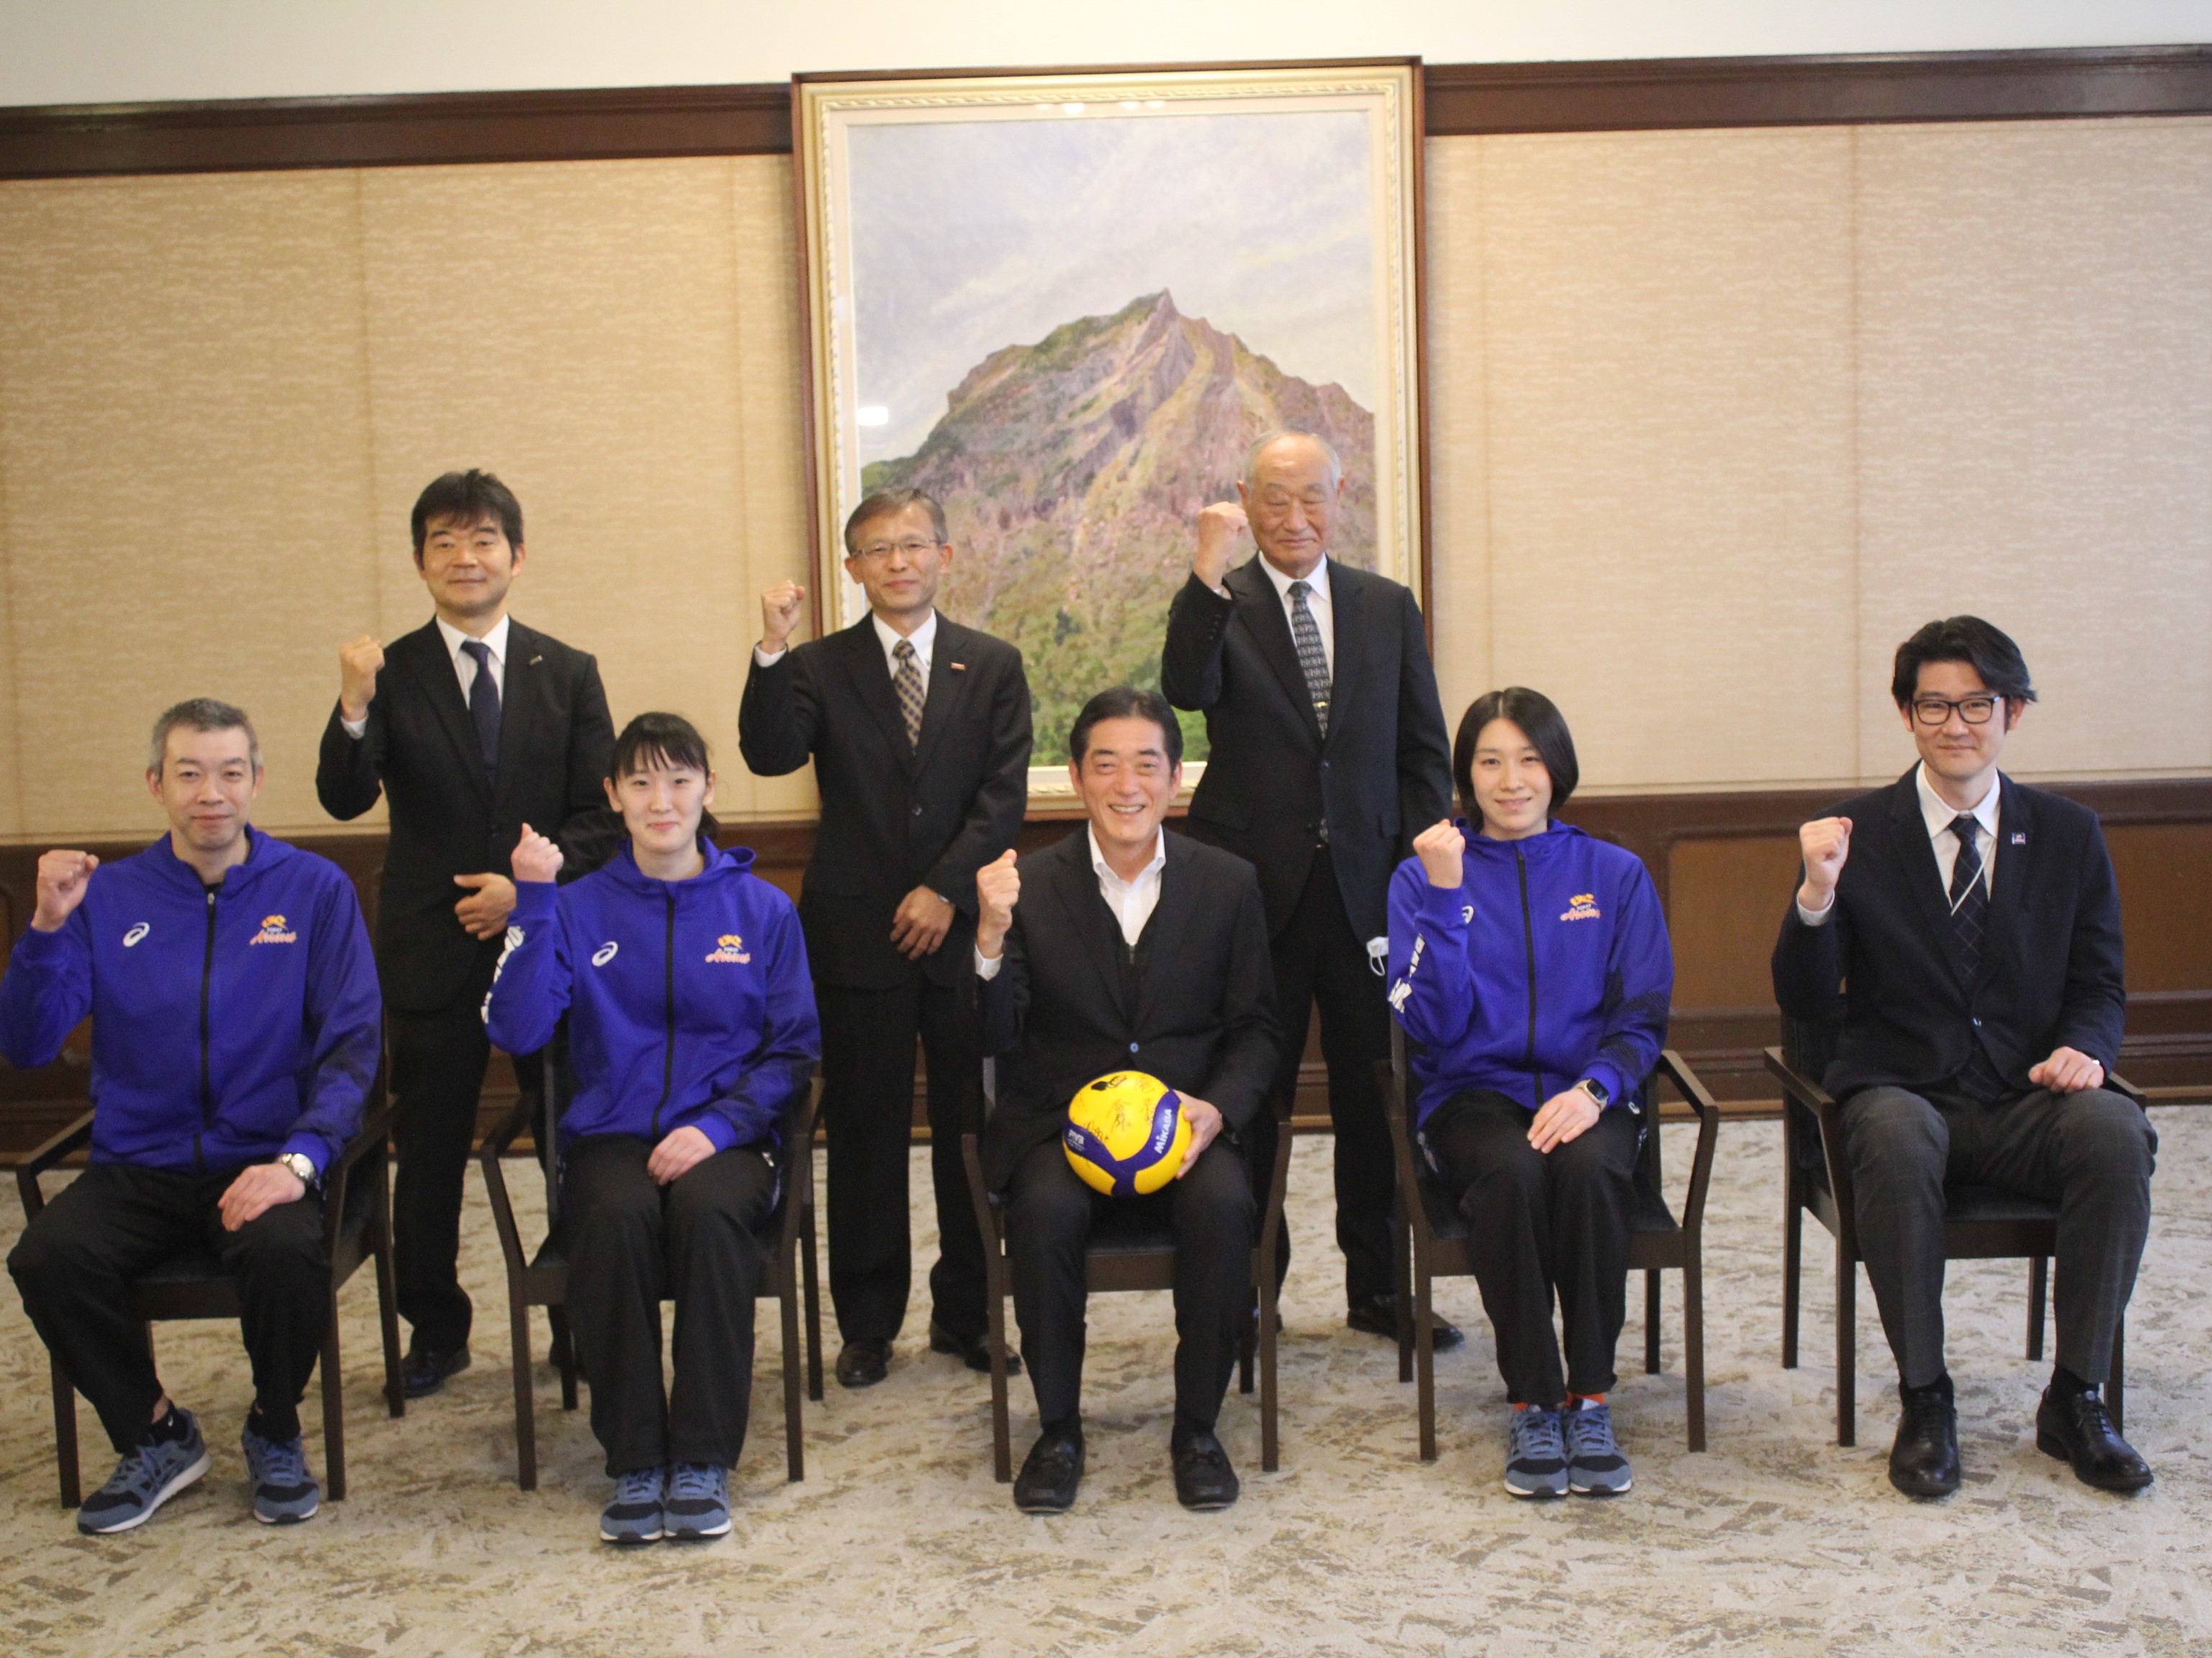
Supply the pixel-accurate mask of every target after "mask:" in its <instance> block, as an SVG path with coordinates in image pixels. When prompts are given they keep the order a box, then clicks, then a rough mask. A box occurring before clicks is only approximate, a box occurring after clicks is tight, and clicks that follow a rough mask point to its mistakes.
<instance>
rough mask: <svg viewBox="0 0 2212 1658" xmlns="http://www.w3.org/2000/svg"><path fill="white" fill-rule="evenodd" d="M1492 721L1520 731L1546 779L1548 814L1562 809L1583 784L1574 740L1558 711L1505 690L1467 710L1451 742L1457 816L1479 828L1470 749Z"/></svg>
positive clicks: (1533, 696)
mask: <svg viewBox="0 0 2212 1658" xmlns="http://www.w3.org/2000/svg"><path fill="white" fill-rule="evenodd" d="M1492 720H1511V721H1512V722H1513V723H1514V724H1515V725H1516V726H1520V728H1521V733H1522V736H1524V737H1526V738H1528V743H1529V746H1530V747H1532V748H1534V750H1536V757H1537V758H1538V759H1540V760H1541V761H1542V762H1544V769H1545V770H1546V771H1547V772H1549V773H1551V774H1552V807H1551V809H1552V811H1553V812H1555V813H1556V812H1557V811H1559V808H1560V807H1561V806H1564V805H1566V804H1567V797H1568V796H1570V795H1571V794H1572V793H1574V792H1575V785H1576V784H1577V783H1579V782H1581V781H1582V780H1583V768H1582V762H1579V761H1577V759H1576V758H1575V739H1574V734H1573V733H1572V732H1570V731H1568V729H1567V720H1566V716H1565V714H1561V713H1560V712H1559V705H1558V704H1557V703H1555V702H1554V701H1552V699H1551V698H1550V697H1548V696H1547V695H1544V693H1543V692H1541V691H1532V690H1530V689H1528V687H1527V686H1526V685H1508V686H1507V687H1506V688H1505V689H1504V690H1502V691H1485V692H1484V693H1483V694H1482V695H1480V696H1478V697H1476V698H1475V699H1474V701H1472V702H1470V703H1468V705H1467V713H1466V714H1464V715H1462V717H1461V720H1460V722H1459V734H1458V735H1457V736H1456V737H1455V738H1453V739H1452V781H1453V783H1454V784H1455V785H1456V786H1457V787H1458V789H1459V815H1460V816H1461V817H1464V818H1466V819H1468V821H1469V822H1470V823H1480V822H1481V819H1482V809H1481V808H1480V806H1478V805H1475V803H1474V744H1475V739H1476V738H1479V737H1480V736H1481V735H1482V728H1483V727H1484V726H1487V725H1488V724H1489V723H1490V722H1491V721H1492Z"/></svg>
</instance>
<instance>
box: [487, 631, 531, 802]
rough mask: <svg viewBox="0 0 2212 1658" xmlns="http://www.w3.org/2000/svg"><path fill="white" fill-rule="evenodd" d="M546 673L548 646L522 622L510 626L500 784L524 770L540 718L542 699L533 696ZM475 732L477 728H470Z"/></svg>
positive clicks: (502, 699)
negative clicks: (533, 730) (523, 762)
mask: <svg viewBox="0 0 2212 1658" xmlns="http://www.w3.org/2000/svg"><path fill="white" fill-rule="evenodd" d="M544 671H545V652H544V645H543V644H542V643H541V642H540V641H539V640H538V635H536V634H534V633H532V632H531V631H530V629H527V628H526V627H524V626H523V625H522V624H521V623H520V622H514V621H510V622H508V623H507V662H506V668H505V671H504V672H503V673H502V674H501V687H500V694H499V775H498V778H497V779H496V781H497V782H498V783H500V784H508V783H510V782H511V780H513V779H515V778H516V777H518V776H519V775H520V773H521V771H522V756H524V755H525V754H526V753H527V752H528V751H529V750H528V748H527V746H526V745H527V744H528V743H529V741H530V737H531V729H530V728H531V726H532V723H533V721H534V720H535V718H536V710H537V707H538V698H537V697H536V696H534V695H532V691H533V690H534V689H536V687H537V683H538V676H539V675H540V674H542V673H544ZM470 729H471V731H473V730H474V729H475V727H474V726H471V728H470Z"/></svg>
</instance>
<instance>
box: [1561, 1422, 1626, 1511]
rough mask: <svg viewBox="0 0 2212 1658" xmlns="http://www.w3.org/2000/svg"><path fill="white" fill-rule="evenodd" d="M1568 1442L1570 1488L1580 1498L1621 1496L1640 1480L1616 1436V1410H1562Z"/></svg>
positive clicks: (1568, 1479) (1568, 1485)
mask: <svg viewBox="0 0 2212 1658" xmlns="http://www.w3.org/2000/svg"><path fill="white" fill-rule="evenodd" d="M1559 1426H1560V1429H1561V1430H1562V1432H1563V1434H1564V1436H1565V1439H1566V1442H1567V1489H1568V1490H1569V1491H1572V1492H1573V1493H1574V1494H1575V1495H1576V1496H1577V1497H1618V1496H1620V1494H1621V1493H1622V1492H1623V1491H1626V1490H1627V1489H1628V1488H1629V1487H1630V1486H1631V1485H1634V1484H1635V1483H1636V1481H1635V1479H1633V1478H1632V1476H1631V1475H1630V1473H1629V1472H1628V1459H1627V1458H1626V1457H1625V1456H1623V1455H1621V1454H1620V1441H1618V1440H1616V1439H1615V1438H1614V1437H1613V1412H1612V1411H1611V1410H1610V1409H1608V1408H1607V1406H1603V1405H1584V1406H1581V1407H1580V1408H1579V1409H1577V1410H1572V1411H1562V1412H1560V1413H1559Z"/></svg>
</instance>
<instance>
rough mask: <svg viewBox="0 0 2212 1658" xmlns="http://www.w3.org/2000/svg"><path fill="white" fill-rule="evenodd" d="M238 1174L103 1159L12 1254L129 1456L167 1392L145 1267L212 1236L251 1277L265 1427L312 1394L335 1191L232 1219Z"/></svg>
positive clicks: (241, 1291)
mask: <svg viewBox="0 0 2212 1658" xmlns="http://www.w3.org/2000/svg"><path fill="white" fill-rule="evenodd" d="M237 1178H238V1170H236V1169H228V1170H225V1171H224V1172H222V1173H221V1174H215V1175H191V1174H180V1173H174V1172H172V1171H170V1170H167V1169H137V1168H133V1167H131V1165H129V1164H127V1163H94V1164H93V1165H92V1166H91V1167H90V1168H88V1169H86V1170H85V1171H84V1172H83V1173H82V1174H81V1175H78V1176H77V1177H76V1180H75V1181H71V1182H70V1185H69V1186H68V1187H65V1188H64V1190H63V1191H62V1192H61V1193H60V1194H59V1195H58V1196H57V1197H56V1198H55V1199H54V1200H53V1201H52V1203H50V1204H48V1205H47V1206H46V1208H45V1209H43V1210H42V1211H40V1214H39V1218H37V1219H36V1220H34V1221H33V1222H32V1223H31V1224H29V1225H28V1226H27V1227H25V1228H24V1229H23V1236H21V1238H19V1239H17V1240H16V1242H15V1248H14V1249H13V1250H11V1251H10V1252H9V1256H8V1270H9V1272H11V1273H13V1274H14V1275H15V1286H16V1288H17V1289H18V1290H19V1291H21V1293H22V1297H23V1309H24V1310H25V1311H26V1312H27V1313H28V1314H29V1315H31V1322H32V1324H33V1327H36V1328H37V1330H38V1332H39V1335H40V1339H43V1340H44V1341H45V1342H46V1346H47V1348H48V1350H49V1351H52V1354H53V1355H54V1357H56V1358H58V1359H59V1360H60V1361H61V1365H62V1370H63V1371H64V1373H65V1374H66V1375H67V1376H69V1379H70V1383H71V1385H72V1386H74V1387H75V1388H76V1390H77V1391H78V1392H79V1393H81V1394H83V1395H84V1396H85V1397H86V1398H87V1399H88V1400H91V1402H92V1408H93V1409H94V1410H95V1411H97V1412H99V1413H100V1426H101V1427H103V1428H105V1429H106V1430H107V1437H108V1439H109V1441H110V1442H112V1444H113V1445H114V1447H115V1451H116V1455H118V1456H120V1455H126V1454H127V1453H128V1452H129V1451H130V1450H131V1448H132V1447H133V1446H135V1445H136V1444H137V1442H138V1440H139V1436H141V1435H142V1434H143V1433H144V1431H145V1430H146V1427H147V1424H148V1423H149V1420H150V1419H151V1418H152V1416H153V1412H154V1406H155V1402H156V1401H157V1400H160V1398H161V1394H162V1388H161V1378H160V1377H159V1376H156V1375H155V1370H154V1356H153V1354H152V1353H151V1352H150V1351H149V1350H148V1347H147V1342H146V1329H145V1327H144V1326H143V1324H141V1323H140V1322H139V1321H137V1320H136V1319H134V1318H132V1317H131V1312H130V1288H131V1280H132V1279H134V1278H138V1277H141V1276H142V1275H143V1274H144V1273H146V1272H150V1271H151V1270H152V1269H153V1268H155V1267H156V1266H160V1265H161V1263H162V1262H164V1261H166V1260H170V1259H172V1258H173V1257H174V1256H177V1255H180V1254H185V1253H186V1252H188V1251H190V1250H192V1249H195V1248H200V1247H202V1246H204V1247H206V1248H210V1249H212V1250H213V1251H214V1252H215V1253H216V1256H217V1257H218V1258H219V1259H220V1260H222V1265H223V1269H224V1270H225V1271H226V1272H228V1273H229V1274H230V1277H231V1281H232V1282H233V1283H234V1284H236V1285H237V1286H238V1300H239V1309H240V1313H239V1325H240V1328H241V1330H242V1331H243V1333H244V1334H245V1337H246V1358H247V1361H248V1362H249V1363H251V1364H252V1367H253V1408H254V1415H255V1418H256V1425H257V1427H258V1430H259V1431H260V1432H261V1433H263V1434H264V1436H267V1437H269V1438H270V1439H275V1440H280V1441H281V1440H287V1439H293V1438H296V1437H297V1436H299V1432H300V1400H301V1395H302V1394H305V1393H306V1392H307V1378H308V1377H309V1376H312V1375H313V1374H314V1369H315V1359H316V1357H317V1356H318V1355H319V1353H320V1352H321V1351H322V1345H323V1333H324V1330H325V1326H326V1324H327V1322H328V1321H329V1317H330V1306H331V1262H330V1256H329V1254H327V1253H326V1252H325V1249H324V1248H323V1200H322V1199H321V1198H320V1197H319V1196H318V1195H317V1194H316V1193H313V1192H310V1193H307V1195H306V1196H305V1197H303V1198H301V1199H300V1200H299V1201H298V1202H297V1203H281V1204H278V1205H277V1206H276V1207H275V1208H273V1209H270V1210H268V1211H266V1212H264V1213H263V1214H262V1215H261V1216H260V1217H259V1218H257V1219H254V1220H252V1221H249V1222H248V1223H246V1225H244V1226H242V1227H240V1229H239V1230H237V1231H235V1232H226V1231H225V1230H223V1227H222V1217H221V1215H220V1213H219V1212H218V1210H217V1208H216V1206H217V1205H218V1204H219V1203H220V1202H221V1201H222V1194H223V1193H224V1191H225V1190H226V1189H228V1187H229V1185H230V1183H231V1181H234V1180H235V1179H237Z"/></svg>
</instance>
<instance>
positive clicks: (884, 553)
mask: <svg viewBox="0 0 2212 1658" xmlns="http://www.w3.org/2000/svg"><path fill="white" fill-rule="evenodd" d="M936 550H937V544H936V543H935V542H933V541H927V540H924V539H923V538H922V537H920V536H908V537H907V538H906V539H905V540H904V541H878V542H877V543H876V544H874V545H873V546H870V547H863V548H861V549H860V551H859V552H857V553H855V554H854V555H853V556H854V558H858V559H864V560H866V562H869V563H871V564H880V563H882V562H884V560H885V559H887V558H889V557H890V556H891V555H892V554H893V553H904V554H905V555H906V556H907V558H908V562H912V561H913V560H915V559H917V558H920V557H921V556H922V555H923V554H924V553H933V552H935V551H936Z"/></svg>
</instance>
